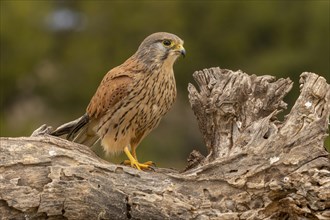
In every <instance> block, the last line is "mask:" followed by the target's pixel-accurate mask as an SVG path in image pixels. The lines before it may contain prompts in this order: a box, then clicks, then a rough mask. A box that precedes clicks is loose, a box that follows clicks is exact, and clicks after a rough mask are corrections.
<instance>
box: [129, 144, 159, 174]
mask: <svg viewBox="0 0 330 220" xmlns="http://www.w3.org/2000/svg"><path fill="white" fill-rule="evenodd" d="M124 152H125V154H126V156H127V157H128V159H129V161H124V164H129V165H131V167H135V168H136V169H138V170H141V169H148V168H149V167H150V165H151V164H153V163H152V162H151V161H148V162H147V163H139V161H138V160H137V158H136V152H135V149H134V150H132V153H133V155H134V156H135V157H134V156H133V155H132V154H131V152H130V151H129V149H128V147H125V148H124ZM150 162H151V163H150Z"/></svg>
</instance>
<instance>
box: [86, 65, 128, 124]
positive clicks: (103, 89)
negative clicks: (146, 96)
mask: <svg viewBox="0 0 330 220" xmlns="http://www.w3.org/2000/svg"><path fill="white" fill-rule="evenodd" d="M119 70H120V69H119V68H115V69H112V70H110V71H109V72H108V73H107V74H106V75H105V76H104V78H103V80H102V82H101V84H100V86H99V87H98V89H97V91H96V93H95V94H94V96H93V98H92V99H91V101H90V103H89V105H88V107H87V114H88V115H89V117H92V118H95V119H97V118H100V117H102V116H103V115H104V114H105V113H106V112H107V110H108V109H109V108H111V107H112V106H114V105H115V104H116V103H117V102H119V101H120V100H122V99H123V98H125V97H126V96H127V95H128V93H129V91H130V90H131V87H132V82H133V80H134V79H133V77H132V76H130V74H129V73H128V74H125V73H122V72H119Z"/></svg>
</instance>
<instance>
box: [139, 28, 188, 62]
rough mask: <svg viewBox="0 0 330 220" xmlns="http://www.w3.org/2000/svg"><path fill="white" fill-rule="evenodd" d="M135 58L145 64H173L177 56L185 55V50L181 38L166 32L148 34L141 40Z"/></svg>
mask: <svg viewBox="0 0 330 220" xmlns="http://www.w3.org/2000/svg"><path fill="white" fill-rule="evenodd" d="M135 55H136V56H137V58H138V59H139V60H141V61H143V62H144V63H145V64H146V65H149V66H152V65H163V64H167V65H171V66H172V65H173V64H174V62H175V61H176V59H177V58H178V57H179V56H183V57H185V55H186V50H185V49H184V47H183V40H181V39H180V38H179V37H178V36H176V35H174V34H170V33H166V32H158V33H154V34H151V35H149V36H148V37H147V38H145V39H144V40H143V42H142V43H141V45H140V46H139V48H138V50H137V52H136V53H135Z"/></svg>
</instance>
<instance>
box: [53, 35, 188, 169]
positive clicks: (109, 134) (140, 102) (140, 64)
mask: <svg viewBox="0 0 330 220" xmlns="http://www.w3.org/2000/svg"><path fill="white" fill-rule="evenodd" d="M183 44H184V41H183V40H182V39H181V38H179V37H178V36H176V35H175V34H172V33H167V32H157V33H153V34H151V35H149V36H147V37H146V38H145V39H144V40H143V41H142V43H141V44H140V46H139V47H138V49H137V51H136V52H135V53H134V54H133V55H132V56H131V57H129V58H128V59H127V60H126V61H125V62H124V63H122V64H121V65H119V66H117V67H114V68H113V69H111V70H110V71H108V72H107V74H106V75H105V76H104V78H103V79H102V81H101V83H100V85H99V87H98V88H97V90H96V92H95V94H94V96H93V97H92V99H91V100H90V102H89V105H88V106H87V109H86V113H85V114H84V115H83V116H81V117H80V118H78V119H76V120H73V121H70V122H68V123H65V124H63V125H61V126H59V127H58V128H57V129H55V130H54V131H53V132H51V135H53V136H64V137H65V138H66V139H67V140H69V141H73V142H76V143H80V144H84V145H87V146H90V147H91V146H93V145H94V144H95V143H97V142H98V141H100V142H101V145H102V147H103V149H104V151H105V153H106V154H107V155H109V154H110V155H113V154H118V153H121V152H124V153H125V154H126V156H127V157H128V160H125V161H124V163H125V164H126V165H130V166H131V167H133V168H136V169H138V170H144V169H150V168H151V166H152V164H153V162H152V161H147V162H145V163H140V162H139V161H138V158H137V155H136V149H137V147H138V145H139V144H140V143H141V141H142V140H143V139H144V138H145V137H146V136H147V135H148V134H149V133H150V132H151V131H152V130H154V129H155V128H156V127H157V126H158V124H159V122H160V121H161V119H162V117H163V116H164V115H165V114H166V113H167V112H168V111H169V110H170V108H171V107H172V106H173V103H174V102H175V99H176V94H177V90H176V82H175V76H174V71H173V65H174V63H175V62H176V60H177V59H178V58H179V57H181V56H182V57H185V56H186V50H185V48H184V47H183Z"/></svg>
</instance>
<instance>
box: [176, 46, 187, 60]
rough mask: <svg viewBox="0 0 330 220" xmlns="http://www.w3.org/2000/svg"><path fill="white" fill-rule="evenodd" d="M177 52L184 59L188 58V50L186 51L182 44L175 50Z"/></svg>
mask: <svg viewBox="0 0 330 220" xmlns="http://www.w3.org/2000/svg"><path fill="white" fill-rule="evenodd" d="M175 51H177V52H179V53H180V54H181V55H182V56H183V58H185V57H186V49H184V47H183V46H182V45H181V44H178V45H177V46H176V48H175Z"/></svg>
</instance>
